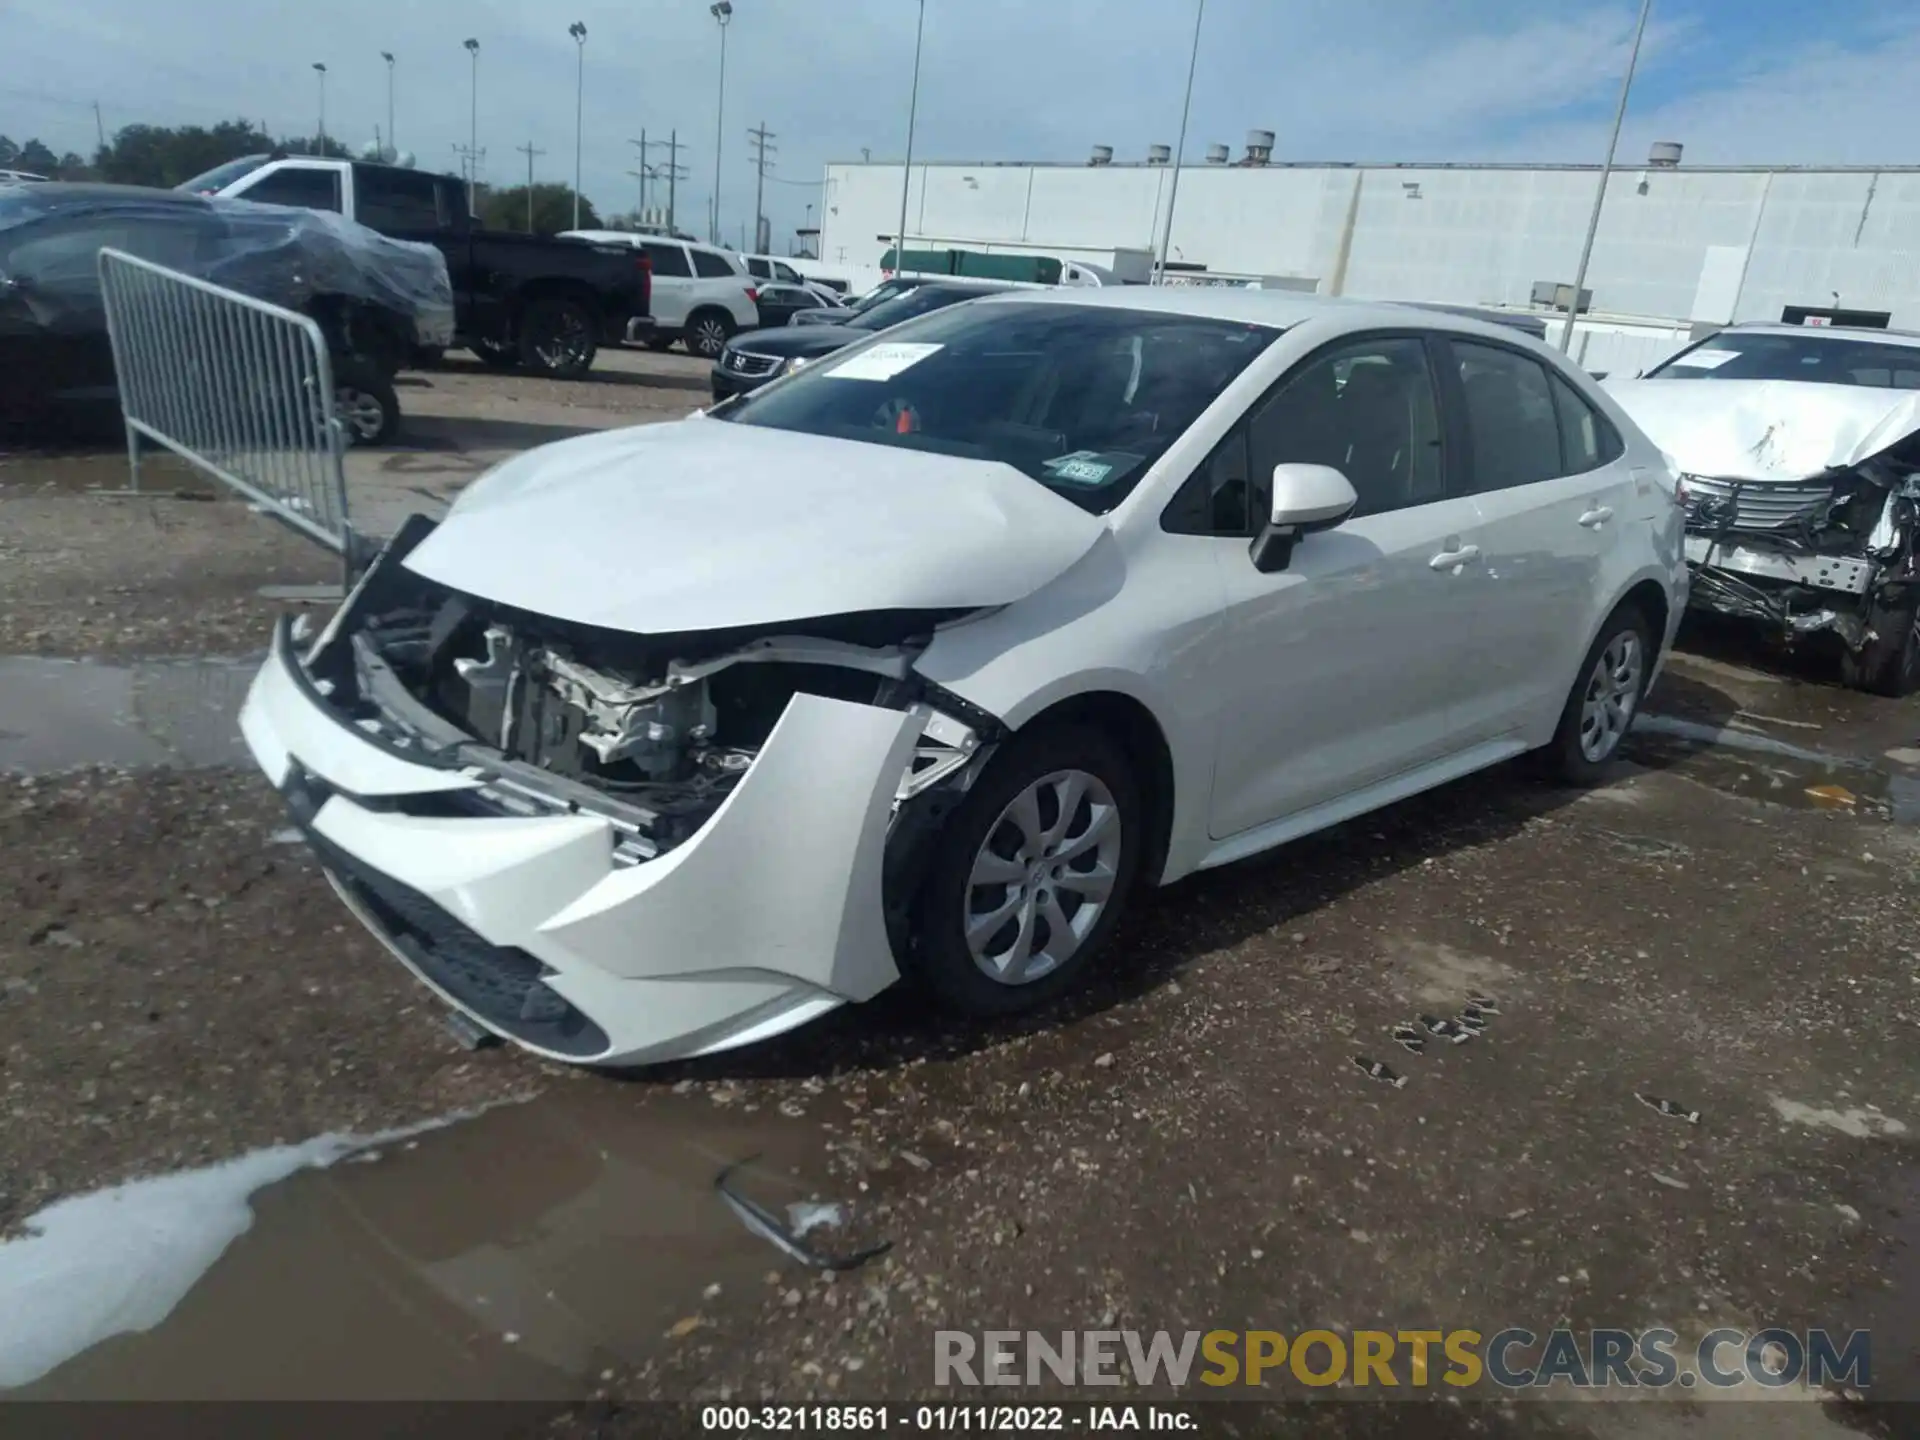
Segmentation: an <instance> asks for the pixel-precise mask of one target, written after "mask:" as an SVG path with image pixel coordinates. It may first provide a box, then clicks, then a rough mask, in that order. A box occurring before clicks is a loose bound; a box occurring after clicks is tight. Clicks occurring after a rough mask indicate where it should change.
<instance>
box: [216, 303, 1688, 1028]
mask: <svg viewBox="0 0 1920 1440" xmlns="http://www.w3.org/2000/svg"><path fill="white" fill-rule="evenodd" d="M1686 584H1687V570H1686V563H1685V558H1684V554H1683V549H1682V523H1681V510H1680V508H1679V506H1678V505H1677V503H1676V495H1675V476H1674V474H1673V472H1672V470H1671V469H1670V467H1669V465H1668V463H1667V461H1666V459H1665V458H1664V457H1663V455H1662V454H1661V452H1660V451H1659V450H1658V449H1657V448H1656V447H1655V446H1653V445H1652V444H1651V443H1650V442H1649V441H1648V440H1647V439H1646V438H1645V437H1644V436H1643V435H1642V434H1641V433H1640V432H1639V431H1638V430H1637V429H1636V428H1635V427H1634V425H1633V423H1632V421H1630V420H1629V419H1628V418H1627V417H1626V416H1625V414H1623V413H1622V412H1621V411H1620V409H1619V408H1618V407H1617V406H1616V405H1615V403H1614V402H1613V401H1612V400H1611V399H1609V398H1608V396H1607V395H1606V394H1605V393H1604V392H1602V391H1601V390H1600V389H1599V388H1598V387H1597V386H1595V385H1594V384H1593V383H1592V382H1591V381H1590V380H1588V379H1587V378H1586V377H1585V376H1583V375H1582V374H1581V373H1580V372H1579V371H1577V370H1575V369H1574V368H1572V367H1571V366H1569V365H1568V364H1567V363H1566V362H1565V361H1564V360H1562V359H1561V357H1560V356H1559V355H1558V354H1556V353H1554V352H1551V351H1549V350H1548V349H1546V348H1545V347H1543V346H1541V345H1539V344H1537V343H1535V342H1533V341H1531V340H1529V339H1526V338H1525V337H1523V336H1521V335H1519V334H1517V333H1515V332H1514V331H1512V330H1508V329H1503V328H1498V327H1495V326H1492V325H1486V324H1481V323H1479V322H1477V321H1474V320H1471V319H1466V318H1462V317H1459V316H1454V315H1446V314H1440V313H1438V312H1433V311H1427V310H1416V309H1411V308H1398V307H1394V306H1385V305H1364V304H1355V303H1347V302H1341V301H1328V300H1315V299H1312V298H1310V297H1298V296H1289V295H1281V294H1274V293H1259V292H1244V291H1237V292H1236V291H1224V290H1185V291H1181V290H1172V289H1158V288H1155V289H1121V290H1094V291H1089V290H1066V291H1055V292H1045V291H1024V292H1015V293H1010V294H1008V295H1006V296H1002V297H995V298H992V299H985V300H979V301H974V302H970V303H968V304H965V305H962V306H959V307H956V308H954V309H951V310H946V311H942V312H939V313H936V314H933V315H929V316H926V317H924V318H922V319H920V320H917V321H912V322H909V323H908V324H905V325H902V326H900V327H898V328H896V329H894V330H891V331H889V332H886V333H885V334H882V335H880V336H877V337H875V338H874V339H872V340H869V341H867V342H865V343H863V344H861V345H859V346H857V347H855V348H852V349H849V350H846V351H842V352H839V353H836V354H835V355H833V356H832V357H830V358H827V359H824V360H821V361H819V362H816V363H815V364H813V365H812V366H810V367H808V368H805V369H802V370H800V371H799V372H798V373H795V374H790V375H788V376H786V377H783V378H782V379H781V380H780V381H779V382H778V383H776V384H774V385H771V386H768V387H766V388H765V389H763V390H761V391H760V392H758V393H756V394H754V395H752V396H748V397H743V398H741V399H738V400H735V401H731V402H729V403H728V404H726V405H723V406H721V407H719V408H718V409H716V410H714V411H712V412H711V413H709V414H707V415H704V416H696V417H694V418H692V419H689V420H685V421H682V422H679V423H675V424H665V425H650V426H644V427H640V428H636V429H630V430H618V431H612V432H608V433H603V434H597V435H591V436H585V437H582V438H580V439H575V440H568V441H564V442H562V443H560V444H556V445H548V446H544V447H542V448H540V449H537V450H533V451H529V452H528V453H526V454H525V455H522V456H519V457H517V458H515V459H513V460H511V461H509V462H507V463H506V464H504V465H502V466H500V467H499V468H498V469H496V470H495V471H493V472H492V473H491V474H489V475H487V476H485V477H483V478H482V479H480V480H479V481H477V482H476V483H475V484H474V485H473V486H471V487H470V488H469V489H468V490H467V491H466V492H465V493H464V494H463V495H462V496H461V497H460V499H459V501H458V503H457V504H455V505H454V507H453V509H452V511H451V512H450V513H449V514H448V515H447V517H446V518H445V519H444V520H442V521H440V522H439V523H438V524H434V523H433V522H431V521H428V520H426V519H424V518H422V517H415V518H414V519H413V520H411V521H409V522H408V524H407V525H406V526H405V527H404V528H403V529H402V531H401V533H400V534H399V535H397V536H396V537H395V538H394V540H393V541H392V543H391V544H390V545H389V546H388V547H387V549H386V550H385V551H384V552H383V554H382V555H381V556H380V558H379V559H378V561H377V562H376V563H375V564H374V565H373V566H372V568H371V569H370V570H369V571H368V572H367V574H366V575H365V576H364V577H363V579H362V580H361V582H360V583H359V585H358V586H357V587H356V588H355V589H354V591H353V592H352V594H351V595H350V596H349V597H348V599H347V601H346V603H345V604H344V605H343V606H342V607H341V609H340V610H339V612H338V613H337V614H336V615H335V616H334V617H333V619H332V620H331V621H330V622H329V623H328V624H327V626H326V627H325V629H324V630H323V631H322V632H321V633H320V634H318V635H317V636H306V635H304V634H296V632H295V630H294V629H293V628H291V627H289V626H288V625H286V624H285V623H283V624H282V626H281V627H280V629H279V631H278V632H277V634H276V636H275V642H274V646H273V653H272V655H271V657H270V658H269V660H268V661H267V663H266V665H265V667H264V668H263V670H262V671H261V673H260V675H259V678H258V679H257V680H256V682H255V683H254V686H253V689H252V692H251V695H250V697H249V699H248V701H247V705H246V709H245V712H244V715H243V718H242V726H243V729H244V731H245V734H246V738H247V741H248V743H249V745H250V746H251V748H252V751H253V753H254V755H255V756H256V758H257V759H258V760H259V763H260V764H261V766H262V767H263V768H264V769H265V770H266V772H267V774H268V775H269V776H270V777H271V779H272V781H273V783H274V784H275V785H276V786H277V787H278V788H279V789H280V790H281V791H282V793H283V794H284V795H285V797H286V799H287V802H288V805H289V807H290V809H291V811H292V813H293V815H294V816H295V818H296V820H297V821H298V822H299V824H300V825H301V826H302V828H303V829H304V830H305V832H306V833H307V835H308V837H309V838H310V840H311V842H312V844H313V846H314V848H315V850H316V851H317V852H318V854H319V856H320V858H321V860H322V861H323V863H324V864H325V866H326V869H327V871H328V873H329V875H330V876H331V877H332V879H333V882H334V884H335V886H336V888H337V889H338V890H339V892H340V894H341V896H342V898H343V899H344V900H345V901H346V903H347V904H348V906H350V907H351V908H352V910H353V911H354V913H355V914H356V915H358V916H359V918H360V919H361V920H362V921H363V922H364V923H365V924H366V925H367V927H368V928H369V929H370V930H372V931H373V932H374V934H376V935H377V936H378V937H379V938H380V939H381V940H382V941H383V942H384V943H385V944H386V945H387V946H388V948H390V949H391V950H392V951H393V953H394V954H395V955H396V956H398V957H399V959H401V960H402V961H403V962H404V963H405V964H406V965H408V966H409V967H410V968H411V969H412V970H413V971H414V972H415V974H417V975H418V976H419V978H420V979H421V980H422V981H424V982H425V983H426V984H427V985H428V986H430V987H431V988H432V989H433V990H435V991H436V992H438V993H439V994H440V995H441V996H442V997H443V998H444V999H445V1000H446V1001H448V1002H449V1003H451V1004H452V1005H454V1006H456V1007H458V1008H459V1009H460V1010H462V1011H464V1012H465V1013H466V1014H467V1015H469V1016H471V1017H472V1018H473V1019H474V1020H475V1021H477V1022H479V1024H481V1025H483V1026H485V1027H487V1028H488V1029H490V1030H492V1031H495V1032H497V1033H499V1034H501V1035H503V1036H506V1037H508V1038H510V1039H512V1040H515V1041H517V1042H519V1043H520V1044H522V1045H524V1046H526V1047H527V1048H529V1049H531V1050H535V1051H537V1052H539V1053H541V1054H543V1055H549V1056H553V1057H557V1058H560V1059H565V1060H571V1061H581V1062H592V1063H598V1064H609V1065H631V1064H644V1063H649V1062H654V1061H660V1060H666V1059H672V1058H677V1057H682V1056H688V1055H697V1054H703V1053H708V1052H712V1051H716V1050H722V1049H725V1048H728V1047H730V1046H735V1045H741V1044H745V1043H747V1042H749V1041H753V1040H758V1039H762V1038H765V1037H767V1036H771V1035H774V1034H777V1033H779V1032H781V1031H783V1030H787V1029H790V1028H792V1027H793V1026H796V1025H799V1024H801V1023H802V1022H804V1021H806V1020H808V1019H811V1018H813V1017H815V1016H818V1015H820V1014H822V1013H823V1012H825V1011H828V1010H831V1009H833V1008H834V1007H835V1006H838V1005H841V1004H844V1003H846V1002H848V1001H860V1000H866V999H868V998H870V997H871V996H873V995H875V994H876V993H878V992H879V991H881V990H883V989H885V988H886V987H887V986H889V985H891V984H893V983H894V982H895V981H896V980H898V979H900V978H901V977H902V976H903V975H905V976H910V977H912V978H914V979H915V980H917V981H918V982H920V984H921V985H922V986H923V987H924V990H925V991H926V992H927V993H928V994H929V995H930V996H932V997H934V998H935V999H937V1000H938V1001H940V1002H942V1003H944V1004H946V1005H948V1006H951V1007H954V1008H955V1009H957V1010H960V1011H962V1012H965V1013H970V1014H976V1015H981V1014H996V1013H1004V1012H1008V1011H1013V1010H1019V1009H1024V1008H1026V1007H1029V1006H1033V1005H1037V1004H1040V1003H1042V1002H1044V1001H1046V1000H1047V999H1049V998H1050V997H1052V996H1054V995H1056V994H1058V993H1059V992H1060V991H1061V990H1063V989H1064V988H1066V987H1067V986H1069V985H1072V984H1073V983H1074V982H1075V981H1076V980H1078V979H1080V978H1081V976H1082V975H1083V974H1084V973H1085V972H1086V970H1087V967H1088V966H1089V965H1091V964H1093V963H1094V962H1095V960H1096V958H1097V956H1098V955H1099V953H1100V951H1101V950H1102V948H1103V947H1104V946H1105V945H1106V944H1107V942H1108V941H1109V940H1110V939H1111V937H1112V934H1113V931H1114V929H1115V927H1116V925H1117V924H1118V923H1119V921H1120V917H1121V912H1122V909H1123V907H1124V905H1125V903H1126V899H1127V894H1128V891H1129V890H1130V889H1131V888H1132V886H1133V885H1134V883H1135V882H1136V881H1137V880H1145V881H1148V882H1152V883H1160V884H1165V883H1167V882H1169V881H1173V880H1177V879H1179V878H1180V877H1181V876H1183V875H1186V874H1189V873H1190V872H1192V871H1195V870H1200V869H1204V868H1207V867H1209V866H1214V865H1222V864H1225V863H1227V862H1229V861H1233V860H1238V859H1240V858H1242V857H1244V856H1248V855H1252V854H1255V853H1256V852H1259V851H1262V850H1266V849H1268V848H1269V847H1272V846H1275V845H1279V844H1282V843H1284V842H1285V841H1287V840H1290V839H1293V838H1295V837H1297V836H1300V835H1303V834H1306V833H1307V832H1309V831H1312V830H1316V829H1319V828H1321V827H1323V826H1326V825H1330V824H1333V823H1335V822H1337V821H1340V820H1343V819H1346V818H1348V817H1350V816H1353V815H1357V814H1360V813H1361V812H1363V811H1366V810H1369V809H1372V808H1374V807H1376V806H1379V805H1384V804H1387V803H1389V802H1391V801H1394V800H1397V799H1400V798H1402V797H1404V796H1407V795H1411V794H1413V793H1414V792H1416V791H1419V790H1423V789H1426V788H1428V787H1430V786H1433V785H1438V784H1440V783H1442V782H1445V781H1448V780H1451V779H1454V778H1456V777H1458V776H1462V775H1465V774H1467V773H1468V772H1470V771H1474V770H1478V769H1480V768H1481V767H1483V766H1486V765H1490V764H1493V763H1495V762H1497V761H1500V760H1502V759H1505V758H1506V757H1508V756H1513V755H1518V754H1520V753H1521V752H1523V751H1528V750H1535V749H1543V750H1545V751H1546V752H1547V753H1548V754H1549V755H1550V757H1551V758H1552V760H1553V761H1554V762H1555V763H1556V764H1557V767H1558V769H1559V770H1560V772H1561V774H1562V775H1563V776H1564V777H1566V778H1567V779H1569V780H1572V781H1576V782H1577V781H1585V780H1590V779H1592V778H1594V777H1595V776H1596V775H1597V774H1599V773H1600V771H1601V769H1602V767H1603V766H1604V765H1605V764H1606V762H1607V761H1608V760H1609V759H1610V758H1611V757H1612V756H1613V754H1614V751H1615V749H1616V747H1617V746H1618V745H1619V743H1620V740H1621V737H1622V736H1623V735H1624V734H1625V732H1626V729H1627V727H1628V725H1629V724H1630V723H1631V721H1632V719H1633V716H1634V713H1635V710H1636V707H1637V706H1638V705H1639V703H1640V701H1641V698H1642V697H1643V695H1644V694H1645V692H1646V688H1647V686H1648V685H1649V683H1650V682H1651V681H1652V679H1653V676H1654V673H1655V672H1656V670H1657V669H1658V667H1659V664H1660V661H1661V658H1662V657H1663V655H1664V653H1665V649H1666V646H1667V644H1668V643H1669V641H1670V639H1671V636H1672V633H1673V631H1674V629H1675V627H1676V625H1677V624H1678V621H1679V617H1680V614H1681V611H1682V609H1683V607H1684V602H1685V589H1686Z"/></svg>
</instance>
